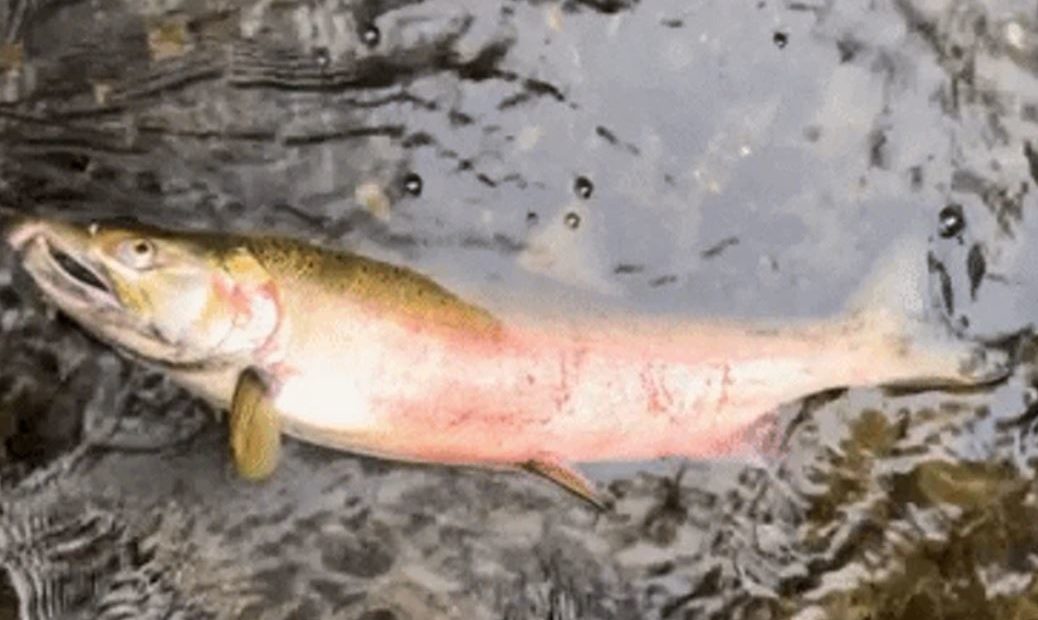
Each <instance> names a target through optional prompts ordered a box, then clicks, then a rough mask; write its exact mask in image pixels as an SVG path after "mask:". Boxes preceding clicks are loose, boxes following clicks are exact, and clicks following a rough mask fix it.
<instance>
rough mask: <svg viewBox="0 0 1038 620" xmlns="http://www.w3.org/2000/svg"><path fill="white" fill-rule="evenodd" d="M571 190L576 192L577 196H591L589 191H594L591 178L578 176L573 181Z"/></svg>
mask: <svg viewBox="0 0 1038 620" xmlns="http://www.w3.org/2000/svg"><path fill="white" fill-rule="evenodd" d="M573 191H574V192H576V194H577V196H579V197H581V198H583V199H584V200H587V199H588V198H591V193H592V192H594V191H595V186H594V185H592V184H591V179H589V178H587V177H585V176H579V177H577V180H576V181H574V182H573Z"/></svg>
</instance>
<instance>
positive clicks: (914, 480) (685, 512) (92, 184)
mask: <svg viewBox="0 0 1038 620" xmlns="http://www.w3.org/2000/svg"><path fill="white" fill-rule="evenodd" d="M1017 5H1019V6H1017ZM1032 9H1033V7H1030V6H1029V4H1025V3H1023V2H1015V3H1014V2H1004V1H1001V0H1000V1H999V2H997V3H996V2H993V1H992V2H980V1H968V0H964V1H962V2H956V3H949V4H942V3H932V2H922V1H919V2H915V1H913V0H891V1H890V2H875V3H868V4H867V5H866V4H863V3H853V2H842V3H815V4H812V3H800V2H791V3H784V2H775V3H768V2H764V3H734V2H722V1H720V0H718V1H715V2H699V3H693V4H689V3H687V2H681V1H678V0H674V1H671V0H659V1H656V2H641V3H638V2H624V1H608V0H561V1H559V2H540V1H536V2H535V1H530V2H488V1H486V0H471V1H469V0H466V1H464V2H447V1H439V0H426V1H413V2H384V3H377V2H317V3H309V2H278V3H273V2H265V1H257V2H245V3H240V4H236V5H233V6H230V5H226V4H225V3H217V2H190V3H189V2H180V1H178V0H172V1H170V2H165V3H125V4H119V3H115V4H106V5H104V6H102V5H97V4H95V3H75V2H24V1H20V0H14V1H13V2H7V3H5V4H2V5H0V37H2V38H0V146H2V148H0V202H3V203H4V204H5V205H10V206H13V207H16V208H18V209H21V210H24V211H38V212H45V213H60V214H65V215H74V216H83V217H91V216H100V215H111V214H120V215H130V216H133V217H136V218H139V219H143V220H146V221H151V222H155V223H160V224H161V223H165V224H177V225H182V226H189V227H203V228H208V229H234V230H256V229H263V230H276V231H279V232H282V233H285V234H292V235H298V236H303V237H307V238H312V239H315V240H318V241H320V242H322V243H326V244H328V245H331V246H336V247H352V248H358V249H361V250H363V251H365V252H368V253H371V254H373V255H376V256H379V257H383V258H388V259H390V260H393V261H395V262H399V263H403V264H409V265H412V266H415V267H419V268H421V269H422V270H423V271H426V272H428V273H431V274H435V275H436V276H437V278H439V279H441V280H442V281H444V283H446V284H448V285H450V286H451V287H452V288H454V289H456V290H459V291H460V292H462V293H463V294H465V295H466V296H468V297H472V298H473V299H477V300H484V301H487V302H488V303H491V304H495V303H500V304H503V305H504V304H518V305H533V304H542V305H551V306H557V307H567V308H576V309H578V310H579V311H582V312H599V311H605V310H606V309H610V310H613V311H619V312H647V313H655V312H659V313H666V314H670V315H689V316H695V315H703V314H710V315H722V316H732V317H792V316H804V315H810V316H818V315H823V314H828V313H830V312H832V311H833V310H834V309H836V308H837V307H839V306H840V305H841V304H842V303H843V301H844V300H845V299H846V298H847V296H848V294H849V292H850V291H851V290H852V289H853V287H854V286H856V285H857V284H858V283H859V281H860V279H861V276H862V274H863V271H864V270H865V268H866V266H867V265H868V264H872V263H874V262H875V259H876V257H877V255H879V254H881V253H882V252H883V251H884V249H885V248H886V247H887V243H888V241H889V239H890V238H892V237H895V236H902V235H905V234H907V235H908V236H913V235H914V236H917V237H919V238H928V239H930V242H931V243H930V252H929V255H928V256H920V257H919V260H920V261H927V264H928V265H929V268H930V277H931V280H932V289H933V290H932V293H933V297H934V301H935V304H936V308H937V309H938V310H939V311H940V312H942V313H943V314H944V315H945V318H946V319H948V322H949V324H950V325H951V326H952V327H953V328H954V329H955V330H956V331H958V332H960V333H961V335H962V336H963V337H967V338H975V339H986V340H998V339H1001V338H1004V337H1005V336H1007V335H1009V334H1013V333H1016V332H1018V331H1020V330H1021V329H1025V328H1028V327H1030V326H1031V324H1032V323H1033V320H1034V319H1033V316H1034V314H1033V313H1034V308H1035V307H1038V286H1034V283H1035V282H1034V277H1033V273H1034V271H1033V268H1032V265H1033V264H1035V260H1034V259H1035V257H1034V255H1033V252H1034V250H1033V249H1032V248H1033V244H1030V243H1029V241H1030V240H1031V239H1033V238H1034V236H1035V234H1036V233H1032V232H1031V229H1032V228H1034V227H1035V226H1036V224H1035V222H1036V220H1035V218H1034V217H1032V216H1031V213H1033V209H1031V208H1030V206H1029V202H1030V201H1033V197H1032V196H1031V192H1032V190H1031V185H1032V184H1033V183H1038V174H1036V172H1035V171H1036V166H1035V155H1034V150H1033V147H1032V145H1031V144H1030V143H1029V142H1027V139H1028V137H1029V136H1030V134H1031V133H1033V131H1032V130H1033V124H1034V122H1035V119H1036V118H1038V113H1036V110H1038V102H1036V101H1035V100H1034V95H1033V93H1034V92H1035V90H1034V85H1035V79H1034V71H1035V66H1036V65H1035V64H1034V61H1033V54H1032V53H1030V52H1033V50H1034V49H1038V43H1036V41H1038V38H1036V33H1038V24H1036V23H1035V22H1034V19H1033V17H1032V14H1033V10H1032ZM10 259H11V257H10V256H4V263H3V264H4V267H5V270H4V271H3V280H2V281H0V359H2V360H3V363H2V364H0V566H3V567H4V568H5V569H6V575H7V580H6V581H4V580H0V617H5V616H4V614H5V613H8V612H9V611H11V610H13V609H15V608H20V609H21V610H22V611H23V612H24V614H25V617H29V618H38V617H58V616H60V615H61V614H62V613H65V612H66V611H68V613H69V615H70V616H69V617H84V618H98V617H100V618H126V617H134V618H138V617H167V616H173V617H187V618H195V617H199V618H202V617H217V618H268V617H269V618H292V617H295V618H315V617H349V618H364V619H365V620H376V619H379V620H386V619H389V618H401V619H403V618H430V617H437V618H438V617H449V618H484V617H486V618H500V617H505V618H515V619H518V618H559V619H561V618H717V619H722V618H725V619H727V618H797V619H798V620H813V619H815V618H852V619H853V618H860V619H865V618H906V619H907V618H971V619H979V618H1032V617H1036V618H1038V591H1036V587H1038V586H1036V585H1035V579H1034V574H1035V572H1036V570H1035V569H1036V562H1038V555H1036V552H1035V550H1036V549H1038V540H1036V538H1038V525H1036V524H1038V514H1036V499H1035V496H1034V491H1033V489H1034V486H1035V485H1034V480H1035V471H1034V467H1035V454H1034V451H1035V448H1034V446H1035V437H1034V435H1035V427H1036V424H1038V421H1036V420H1038V416H1036V415H1035V414H1036V411H1038V410H1036V407H1038V402H1036V398H1035V394H1038V391H1036V387H1035V376H1034V370H1033V361H1034V358H1035V351H1034V350H1033V348H1032V347H1030V346H1028V347H1024V348H1023V349H1022V350H1021V352H1020V356H1019V359H1020V362H1021V364H1020V366H1019V367H1018V368H1017V371H1016V372H1015V374H1014V375H1013V376H1012V377H1011V378H1010V379H1009V380H1008V381H1007V382H1004V383H1001V384H999V385H995V386H990V387H988V388H983V389H976V390H972V391H964V392H956V393H944V392H940V391H929V392H919V393H915V394H907V393H900V394H896V393H893V392H884V391H883V390H879V389H869V390H854V391H850V392H841V391H836V392H833V393H829V394H824V395H818V396H816V397H813V398H810V399H806V400H805V401H804V402H801V403H791V404H790V405H789V406H787V407H785V408H783V410H781V411H779V412H778V416H777V426H776V429H775V430H776V436H777V437H778V438H779V439H778V443H777V444H776V445H777V448H776V449H775V450H773V451H772V453H770V454H768V455H766V456H762V457H761V458H760V459H758V460H757V461H755V462H746V461H718V462H709V463H707V462H697V463H678V462H665V463H655V464H651V465H652V466H651V467H646V468H644V470H642V471H636V470H635V469H633V468H631V467H629V466H623V467H620V466H616V465H612V466H608V465H607V466H600V467H599V468H598V469H597V470H594V469H592V473H596V475H597V476H598V477H599V478H600V479H601V480H602V481H603V483H604V484H606V483H607V486H608V490H609V494H610V495H611V496H612V497H613V498H615V500H616V506H615V510H614V511H613V512H611V513H609V514H603V515H598V516H595V515H593V514H591V513H590V512H589V511H588V510H587V508H586V507H585V506H583V505H582V504H578V503H575V502H570V501H569V498H568V497H565V496H562V495H560V494H559V493H558V492H557V491H556V490H555V489H552V488H550V487H546V486H543V485H540V484H539V483H537V482H536V481H530V480H527V479H525V478H522V477H519V476H514V475H511V474H507V473H487V472H473V471H463V470H457V469H451V468H437V467H416V466H410V465H399V464H389V463H385V462H381V461H377V460H371V459H363V458H355V457H351V456H347V455H340V454H334V453H331V452H329V451H326V450H322V449H318V448H314V447H311V446H305V445H302V444H299V443H296V442H289V444H288V446H287V448H286V456H285V466H284V467H283V468H282V470H281V471H279V474H278V476H277V478H276V479H275V480H273V481H272V482H271V483H269V484H264V485H244V484H242V483H241V482H239V481H237V480H236V479H235V478H234V476H233V475H232V474H231V472H230V469H229V466H228V463H227V458H226V454H225V448H224V445H225V437H224V435H223V431H222V430H221V428H220V426H219V425H217V424H214V423H212V422H211V419H210V417H209V413H208V412H207V411H206V410H205V409H204V408H203V407H201V406H200V405H198V404H197V403H195V402H193V401H191V400H189V399H187V398H185V397H184V395H183V394H182V393H180V392H179V391H177V390H176V389H175V388H173V387H172V386H171V385H170V384H169V383H167V382H166V381H165V380H163V379H161V378H160V377H157V376H155V375H154V374H151V373H148V372H146V371H144V370H142V369H141V368H139V367H136V366H133V365H131V364H128V363H127V362H125V361H124V360H121V359H119V358H117V357H115V356H114V355H112V354H111V353H110V352H107V351H106V350H105V349H104V348H103V347H101V346H100V345H98V344H97V343H95V342H93V341H91V340H89V339H87V338H86V337H85V336H84V335H83V334H82V333H81V332H79V331H77V330H76V329H75V328H74V327H73V326H71V325H70V324H69V323H68V322H67V321H66V320H64V319H62V318H61V317H55V316H53V315H52V314H51V313H49V312H47V311H46V310H45V309H44V308H42V307H40V306H39V304H38V302H37V301H36V300H35V297H34V296H33V295H32V294H31V291H30V289H29V288H28V287H26V286H25V284H26V283H25V282H24V281H22V280H23V279H22V277H21V276H20V275H19V274H18V273H17V272H14V271H12V270H11V269H10V267H12V266H13V261H12V260H10ZM12 277H13V280H12ZM0 574H3V573H0ZM177 614H179V616H178V615H177Z"/></svg>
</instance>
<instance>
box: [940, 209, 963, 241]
mask: <svg viewBox="0 0 1038 620" xmlns="http://www.w3.org/2000/svg"><path fill="white" fill-rule="evenodd" d="M937 219H938V225H937V231H938V233H940V235H941V237H944V238H945V239H948V238H949V237H954V236H956V235H958V234H959V233H961V232H962V231H963V229H964V228H966V217H965V216H964V215H963V213H962V205H959V204H955V203H952V204H950V205H948V206H946V207H945V208H943V209H941V212H940V213H939V214H938V216H937Z"/></svg>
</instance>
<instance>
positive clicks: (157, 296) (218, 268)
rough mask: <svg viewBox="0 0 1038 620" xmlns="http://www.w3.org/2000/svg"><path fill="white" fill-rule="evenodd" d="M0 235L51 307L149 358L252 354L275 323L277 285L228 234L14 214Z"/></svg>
mask: <svg viewBox="0 0 1038 620" xmlns="http://www.w3.org/2000/svg"><path fill="white" fill-rule="evenodd" d="M3 236H4V237H5V238H6V241H7V242H8V244H9V245H10V246H11V247H13V248H14V249H15V251H16V252H17V254H18V256H19V257H20V259H21V264H22V266H23V267H24V269H25V270H26V271H27V272H28V274H29V275H30V276H31V277H32V279H33V280H34V281H35V283H36V285H37V286H38V288H39V289H40V290H41V291H42V293H43V294H44V296H45V297H46V298H47V300H48V301H49V302H50V303H51V304H52V305H54V306H56V307H57V308H58V309H59V310H61V311H62V312H64V313H65V314H66V315H68V316H69V317H71V318H72V319H73V320H75V321H76V322H78V323H79V324H80V325H82V326H83V327H84V328H86V329H87V330H88V331H90V332H92V333H93V334H94V335H95V336H97V337H98V338H99V339H101V340H103V341H105V342H107V343H109V344H112V345H114V346H115V347H117V348H119V349H122V350H123V351H125V352H128V353H130V354H132V355H134V356H137V357H141V358H144V359H145V360H148V361H153V362H157V363H165V364H168V365H169V364H172V365H191V364H199V363H204V362H209V361H213V360H216V359H223V360H226V359H233V358H238V357H242V356H244V355H249V354H251V353H254V352H255V351H256V350H257V349H259V348H261V347H263V346H264V345H265V344H266V343H268V342H269V341H270V339H271V338H272V336H273V334H274V332H275V331H276V329H277V326H278V323H279V310H278V303H277V291H276V286H275V284H274V282H273V281H272V280H271V278H270V276H269V275H268V274H267V272H266V270H265V269H264V268H263V267H262V265H261V264H260V263H259V262H258V261H257V260H256V259H255V258H254V257H253V256H252V255H251V253H250V252H249V250H248V249H247V247H246V245H245V244H244V243H241V242H237V243H236V242H235V239H234V238H233V237H223V236H220V235H201V234H195V233H171V232H168V231H163V230H159V229H155V228H151V227H147V226H142V225H136V224H132V225H127V224H124V223H111V222H110V223H104V222H96V223H91V224H75V223H69V222H62V221H56V220H51V219H39V218H20V217H16V218H13V219H12V220H11V221H10V222H8V223H7V225H6V226H5V228H4V235H3Z"/></svg>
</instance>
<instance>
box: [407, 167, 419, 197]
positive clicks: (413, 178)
mask: <svg viewBox="0 0 1038 620" xmlns="http://www.w3.org/2000/svg"><path fill="white" fill-rule="evenodd" d="M404 191H405V192H407V193H408V194H411V195H412V196H421V195H422V177H420V176H418V175H417V174H415V173H414V172H409V173H407V176H405V177H404Z"/></svg>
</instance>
